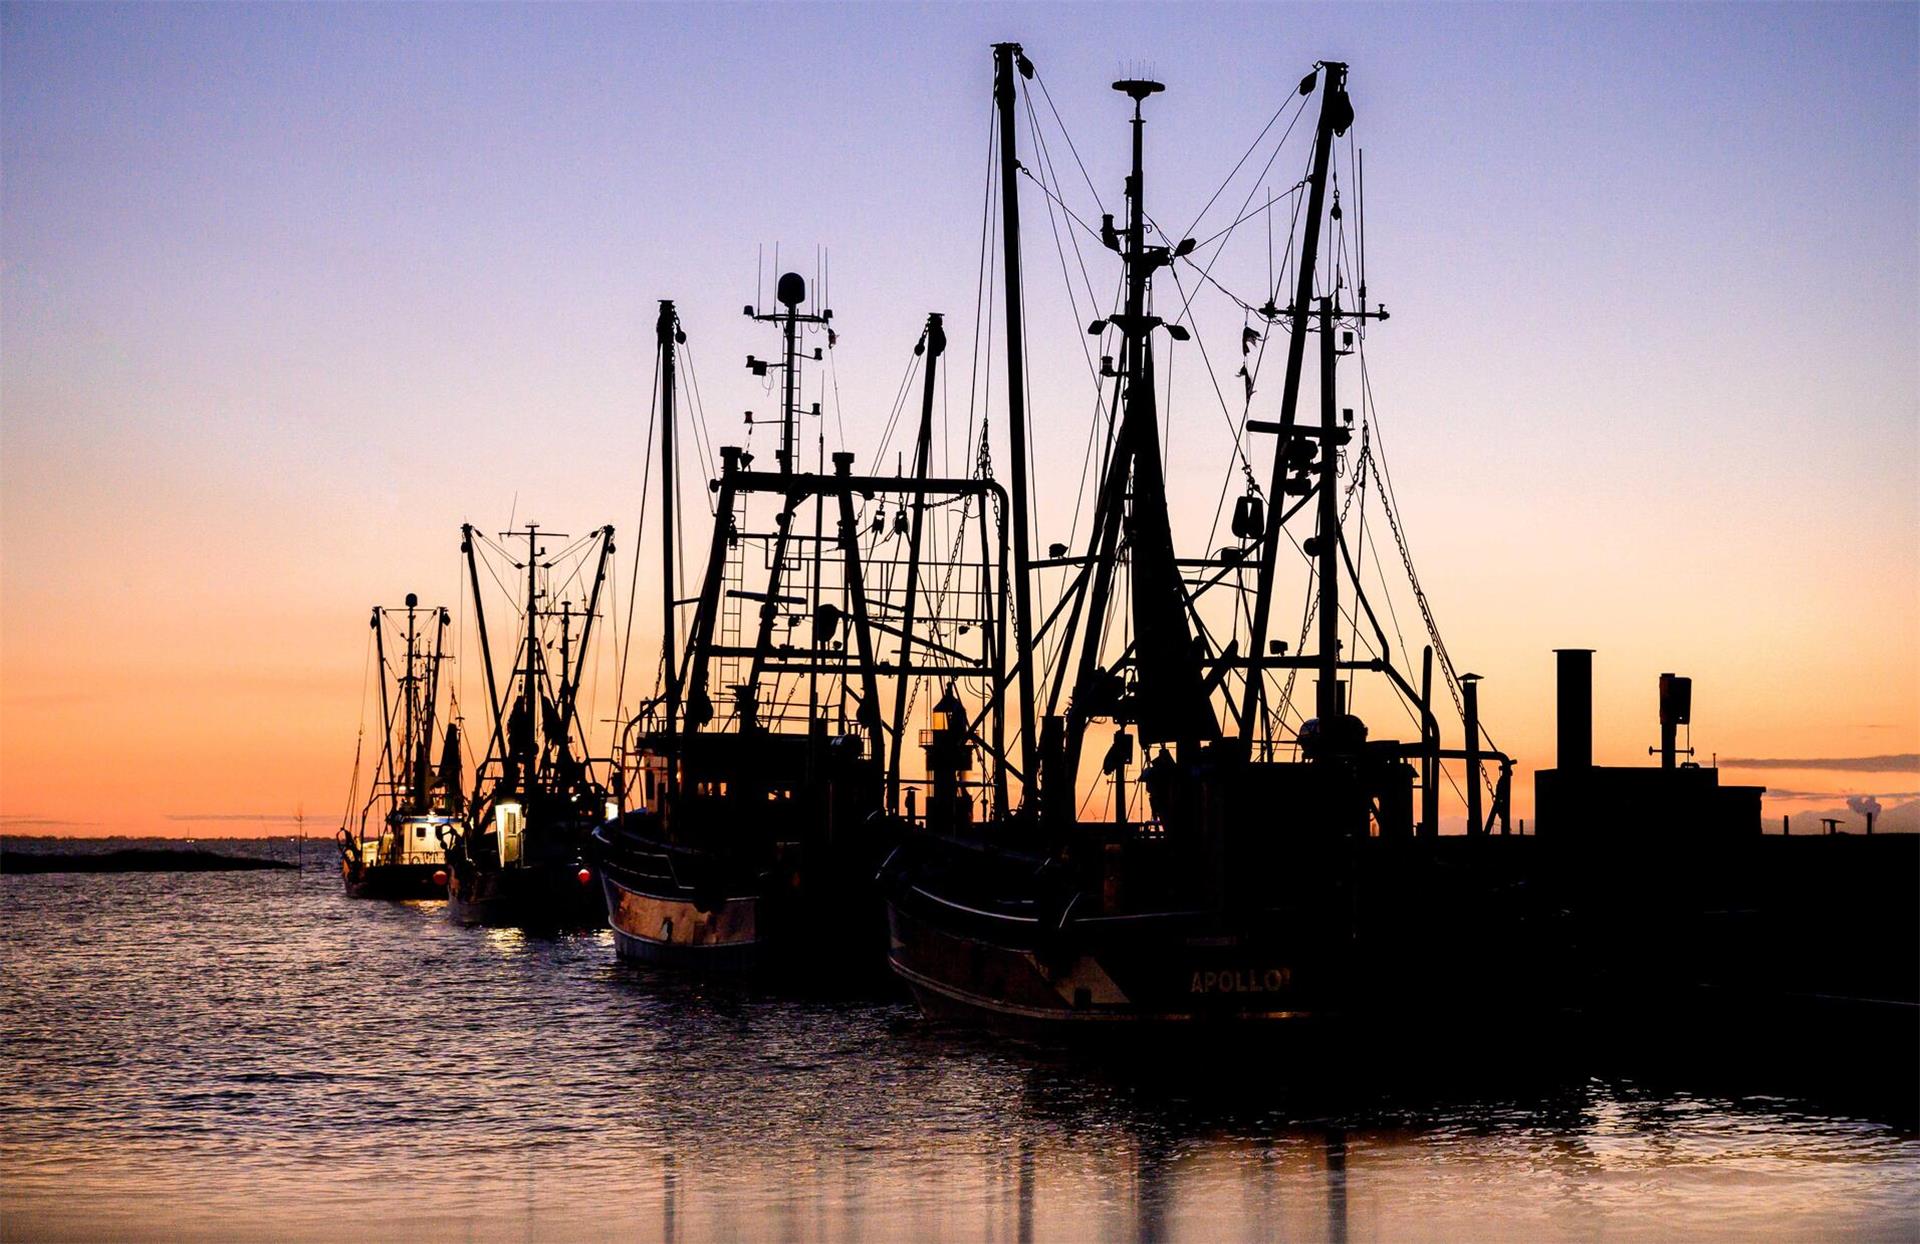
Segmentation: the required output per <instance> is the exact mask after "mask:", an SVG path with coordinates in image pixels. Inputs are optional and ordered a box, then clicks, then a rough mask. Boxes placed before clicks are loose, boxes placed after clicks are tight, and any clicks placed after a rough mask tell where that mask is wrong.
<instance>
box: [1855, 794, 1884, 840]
mask: <svg viewBox="0 0 1920 1244" xmlns="http://www.w3.org/2000/svg"><path fill="white" fill-rule="evenodd" d="M1847 811H1849V812H1851V813H1853V814H1854V815H1855V816H1864V817H1866V818H1867V832H1868V833H1872V832H1873V818H1874V817H1876V816H1878V815H1880V801H1879V800H1878V799H1875V798H1874V797H1873V796H1872V795H1848V796H1847Z"/></svg>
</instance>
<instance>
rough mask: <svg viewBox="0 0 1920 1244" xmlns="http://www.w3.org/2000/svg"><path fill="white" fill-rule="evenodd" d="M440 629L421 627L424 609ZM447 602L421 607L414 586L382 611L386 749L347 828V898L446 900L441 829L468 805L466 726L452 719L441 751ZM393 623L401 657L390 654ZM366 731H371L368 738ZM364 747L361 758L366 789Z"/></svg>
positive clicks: (352, 800)
mask: <svg viewBox="0 0 1920 1244" xmlns="http://www.w3.org/2000/svg"><path fill="white" fill-rule="evenodd" d="M423 614H424V615H426V618H427V620H428V625H430V626H431V627H432V630H433V637H432V641H431V644H429V643H428V641H427V638H426V636H424V635H423V634H422V633H421V620H422V615H423ZM447 624H448V614H447V611H446V610H445V609H440V608H433V609H422V608H420V598H419V597H418V596H416V595H414V594H413V593H411V592H409V593H407V603H406V605H405V606H404V607H402V608H399V609H393V608H380V607H378V606H376V607H375V608H374V610H373V618H372V620H371V622H370V624H369V625H370V626H371V628H372V632H373V634H372V639H373V642H372V645H371V649H370V657H371V659H372V661H373V663H374V668H375V670H376V671H377V673H378V677H379V683H380V720H381V731H380V751H379V753H378V755H377V756H376V757H375V760H374V773H373V780H372V782H371V784H370V785H369V788H368V793H367V798H366V800H365V802H364V803H362V802H361V801H360V800H359V799H358V797H357V795H350V796H349V798H348V806H349V807H352V806H353V805H354V804H359V812H358V818H357V821H355V822H354V823H352V824H345V825H342V826H341V827H340V830H339V832H338V833H337V834H336V835H335V841H336V842H337V843H338V845H339V847H340V876H341V880H342V881H343V882H344V883H345V885H346V890H347V897H348V898H397V899H410V898H442V897H444V896H445V895H446V891H447V871H446V854H445V851H444V850H443V849H442V847H441V845H440V833H441V830H442V829H443V828H445V827H447V826H451V825H455V824H457V823H458V822H459V821H460V819H461V818H462V817H463V816H464V815H465V811H466V803H465V797H464V795H463V793H462V790H461V784H460V774H461V768H460V727H459V725H458V724H457V723H455V722H449V723H448V724H447V729H446V740H445V743H444V745H443V747H442V748H441V755H440V762H439V765H438V767H437V768H436V766H435V764H434V757H433V743H434V731H435V726H436V723H435V716H436V710H437V708H438V706H439V703H440V690H441V683H440V671H441V667H442V665H443V664H444V663H445V661H446V659H447V654H446V643H445V640H446V629H447ZM389 631H393V632H396V634H395V635H394V636H393V637H392V638H394V639H396V640H397V641H398V642H397V644H396V648H397V650H398V651H397V653H396V655H397V656H398V662H397V664H394V663H390V662H389V660H388V649H387V645H388V642H389V634H388V632H389ZM364 739H365V733H364V731H363V732H362V740H363V742H364ZM359 769H360V755H359V753H358V752H356V754H355V756H354V773H355V781H354V788H355V790H356V792H357V790H358V786H359V781H358V775H359Z"/></svg>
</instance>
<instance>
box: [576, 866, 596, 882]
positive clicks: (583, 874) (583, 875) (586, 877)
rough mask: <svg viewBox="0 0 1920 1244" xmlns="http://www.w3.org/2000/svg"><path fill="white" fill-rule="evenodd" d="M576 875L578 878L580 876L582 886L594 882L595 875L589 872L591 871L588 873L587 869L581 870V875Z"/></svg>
mask: <svg viewBox="0 0 1920 1244" xmlns="http://www.w3.org/2000/svg"><path fill="white" fill-rule="evenodd" d="M576 875H577V876H578V877H579V878H580V884H581V885H585V884H587V882H589V881H592V880H593V874H592V873H591V872H589V871H587V870H586V869H584V868H583V869H581V870H580V871H579V873H578V874H576Z"/></svg>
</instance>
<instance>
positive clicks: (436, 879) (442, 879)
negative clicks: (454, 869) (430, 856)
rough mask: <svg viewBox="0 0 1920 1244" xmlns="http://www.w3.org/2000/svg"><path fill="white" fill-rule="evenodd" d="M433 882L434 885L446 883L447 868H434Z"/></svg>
mask: <svg viewBox="0 0 1920 1244" xmlns="http://www.w3.org/2000/svg"><path fill="white" fill-rule="evenodd" d="M433 884H435V885H445V884H447V870H446V869H444V868H436V869H434V870H433Z"/></svg>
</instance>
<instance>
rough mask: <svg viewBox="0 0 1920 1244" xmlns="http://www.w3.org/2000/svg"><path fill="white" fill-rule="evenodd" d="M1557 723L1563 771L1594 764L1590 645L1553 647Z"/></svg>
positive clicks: (1560, 763)
mask: <svg viewBox="0 0 1920 1244" xmlns="http://www.w3.org/2000/svg"><path fill="white" fill-rule="evenodd" d="M1553 655H1554V658H1555V665H1556V668H1557V670H1558V672H1559V686H1560V690H1559V696H1560V725H1559V747H1558V755H1557V757H1556V760H1557V763H1558V768H1559V769H1560V771H1561V772H1562V773H1566V772H1568V771H1570V770H1579V769H1591V768H1592V767H1593V649H1591V648H1555V649H1554V650H1553Z"/></svg>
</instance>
